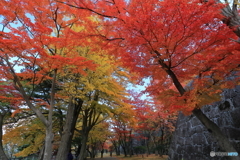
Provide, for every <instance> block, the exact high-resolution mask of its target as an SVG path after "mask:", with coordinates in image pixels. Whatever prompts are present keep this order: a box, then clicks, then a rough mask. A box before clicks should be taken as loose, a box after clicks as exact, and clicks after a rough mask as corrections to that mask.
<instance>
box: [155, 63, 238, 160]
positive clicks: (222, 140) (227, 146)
mask: <svg viewBox="0 0 240 160" xmlns="http://www.w3.org/2000/svg"><path fill="white" fill-rule="evenodd" d="M162 63H163V62H159V64H160V65H161V66H162V67H163V68H165V69H166V72H167V73H168V75H169V76H170V77H171V78H172V80H173V83H174V85H175V87H176V88H177V90H178V91H179V93H180V94H181V95H183V94H184V93H185V92H186V91H185V89H184V88H183V86H182V84H181V83H180V82H179V80H178V78H177V76H176V75H175V74H174V72H173V71H172V70H171V69H169V68H166V65H165V64H162ZM192 113H193V114H194V115H195V116H196V117H197V118H198V119H199V120H200V121H201V122H202V124H203V125H204V126H205V127H206V128H207V129H208V131H209V132H210V133H211V134H212V135H213V137H214V138H215V139H216V140H217V142H218V144H219V146H220V148H221V150H223V151H226V152H228V151H229V152H237V151H236V149H235V148H234V147H233V145H232V144H231V143H230V141H229V140H228V138H227V137H226V136H225V135H224V134H223V133H222V131H221V130H220V128H219V127H218V126H217V125H216V124H215V123H214V122H213V121H211V120H210V119H209V118H208V117H207V116H206V115H205V114H204V113H203V112H202V111H201V109H194V110H193V111H192ZM229 159H231V160H239V157H231V156H230V157H229Z"/></svg>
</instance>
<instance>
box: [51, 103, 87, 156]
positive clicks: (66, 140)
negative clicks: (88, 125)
mask: <svg viewBox="0 0 240 160" xmlns="http://www.w3.org/2000/svg"><path fill="white" fill-rule="evenodd" d="M82 104H83V101H82V100H78V101H77V104H73V102H70V104H69V106H68V110H67V116H66V123H65V125H64V127H63V133H62V137H61V142H60V146H59V148H58V153H57V157H56V159H57V160H66V157H67V155H68V152H69V150H70V148H71V141H72V138H73V134H74V129H75V125H76V123H77V118H78V115H79V112H80V110H81V107H82Z"/></svg>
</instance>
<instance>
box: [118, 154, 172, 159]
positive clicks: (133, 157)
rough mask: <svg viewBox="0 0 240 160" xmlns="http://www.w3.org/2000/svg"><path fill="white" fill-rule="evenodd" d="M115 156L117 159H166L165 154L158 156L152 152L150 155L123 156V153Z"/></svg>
mask: <svg viewBox="0 0 240 160" xmlns="http://www.w3.org/2000/svg"><path fill="white" fill-rule="evenodd" d="M114 157H116V158H117V159H118V160H141V159H142V160H167V158H168V156H167V155H163V156H162V157H160V156H156V155H154V154H152V155H148V156H147V155H138V156H137V155H133V156H132V157H124V156H123V155H121V156H114Z"/></svg>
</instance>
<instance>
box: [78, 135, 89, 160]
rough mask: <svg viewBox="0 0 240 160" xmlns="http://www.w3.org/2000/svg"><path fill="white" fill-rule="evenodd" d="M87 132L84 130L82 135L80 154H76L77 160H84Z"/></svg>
mask: <svg viewBox="0 0 240 160" xmlns="http://www.w3.org/2000/svg"><path fill="white" fill-rule="evenodd" d="M88 133H89V132H84V134H83V135H82V145H81V150H80V154H79V156H78V160H84V158H85V155H86V148H87V140H88Z"/></svg>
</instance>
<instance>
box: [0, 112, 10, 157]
mask: <svg viewBox="0 0 240 160" xmlns="http://www.w3.org/2000/svg"><path fill="white" fill-rule="evenodd" d="M5 115H6V114H0V159H1V160H8V158H7V156H6V154H5V152H4V150H3V144H2V134H3V131H2V126H3V118H4V116H5Z"/></svg>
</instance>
